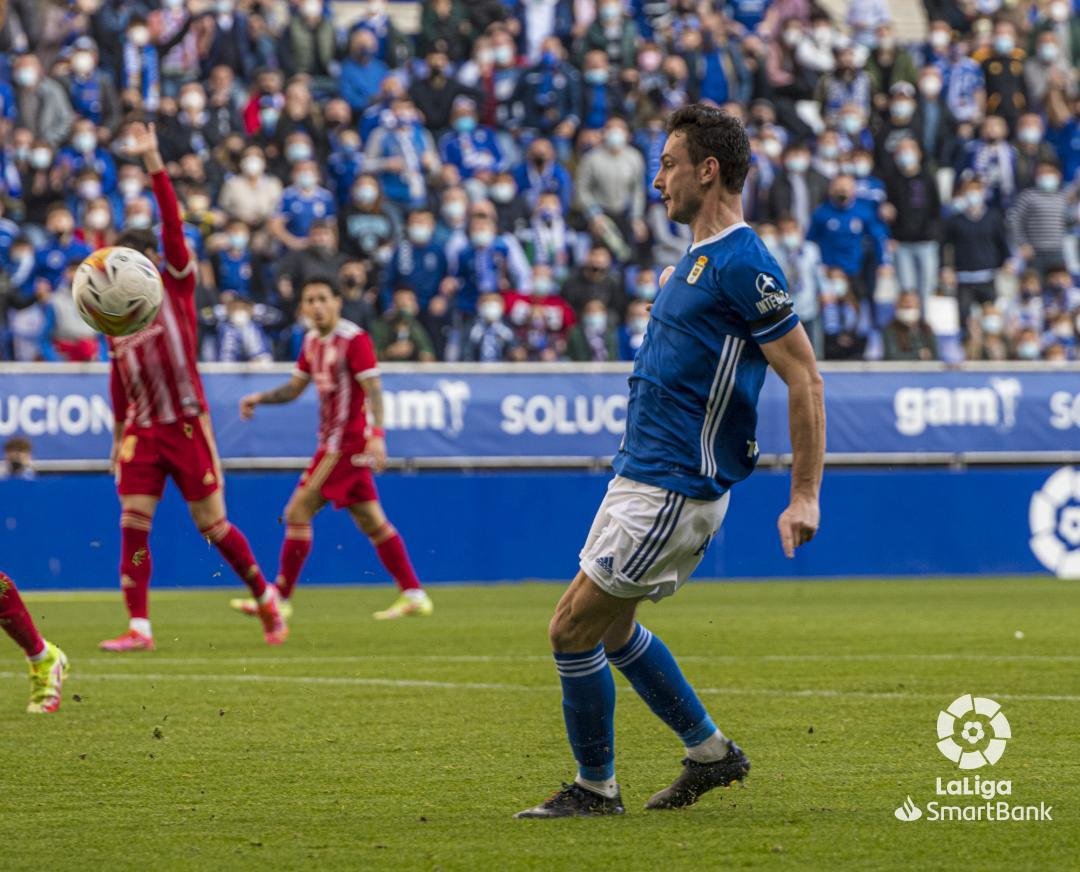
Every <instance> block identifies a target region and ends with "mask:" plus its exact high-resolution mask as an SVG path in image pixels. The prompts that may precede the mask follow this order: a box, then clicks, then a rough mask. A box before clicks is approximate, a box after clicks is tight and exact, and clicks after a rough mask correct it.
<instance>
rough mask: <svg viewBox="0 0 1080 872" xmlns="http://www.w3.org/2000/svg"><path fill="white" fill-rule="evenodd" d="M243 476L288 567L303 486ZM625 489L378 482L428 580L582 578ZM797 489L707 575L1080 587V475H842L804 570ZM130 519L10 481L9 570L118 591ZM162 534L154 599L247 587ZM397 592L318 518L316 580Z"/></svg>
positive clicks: (212, 555) (66, 480) (709, 558)
mask: <svg viewBox="0 0 1080 872" xmlns="http://www.w3.org/2000/svg"><path fill="white" fill-rule="evenodd" d="M227 479H228V481H227V486H226V495H227V497H228V501H229V517H230V519H231V520H232V521H233V523H235V524H236V525H237V526H238V527H240V528H241V529H242V530H243V531H244V533H245V534H246V535H247V536H248V538H249V540H250V541H251V545H252V548H253V549H254V552H255V555H256V557H258V559H259V560H260V561H261V562H262V566H263V568H264V570H266V571H267V572H268V573H273V572H274V571H275V569H276V566H277V555H278V550H279V547H280V544H281V537H282V534H283V528H282V526H281V524H280V521H279V518H280V515H281V509H282V507H283V506H284V504H285V502H286V500H287V499H288V497H289V493H290V491H291V490H292V488H293V487H294V485H295V483H296V479H297V476H296V474H295V473H289V472H258V473H255V472H245V473H232V474H230V475H228V476H227ZM608 480H609V475H608V474H607V473H602V472H586V471H558V472H550V471H549V472H506V471H501V472H474V473H463V472H436V471H426V472H420V473H389V474H386V475H383V476H381V477H380V478H379V489H380V493H381V496H382V499H383V504H384V506H385V508H386V512H387V515H388V517H389V518H390V519H391V521H392V522H393V523H394V525H395V526H396V527H397V528H398V529H399V530H401V532H402V535H403V536H404V537H405V540H406V542H407V543H408V546H409V551H410V555H411V556H412V559H413V562H414V563H415V565H416V568H417V572H418V573H419V574H420V576H421V578H422V579H423V580H424V581H432V582H438V581H502V580H522V579H561V580H567V579H569V578H571V577H573V575H574V574H575V572H576V571H577V555H578V552H579V550H580V548H581V546H582V544H583V542H584V539H585V536H586V534H587V533H588V530H589V525H590V523H591V521H592V518H593V514H594V513H595V511H596V507H597V506H598V505H599V503H600V500H601V499H602V498H603V494H604V489H605V487H606V486H607V482H608ZM789 487H790V476H789V475H788V474H787V473H786V472H784V471H775V470H759V471H758V472H756V473H755V474H754V475H752V476H750V478H748V479H747V480H746V481H745V482H742V483H740V484H739V485H737V486H736V487H735V489H734V490H733V491H732V499H731V508H730V510H729V511H728V514H727V518H726V519H725V521H724V525H723V527H721V530H720V533H719V534H718V535H717V536H716V538H715V539H714V541H713V543H712V545H711V547H710V548H709V551H708V552H707V553H706V555H705V558H704V560H703V562H702V565H701V567H700V569H699V570H698V572H697V573H696V577H698V578H775V577H780V578H785V577H788V578H790V577H800V578H816V577H839V578H850V577H853V576H885V575H891V576H894V575H917V576H931V577H933V576H937V575H940V576H951V575H960V574H963V575H975V574H987V575H1004V574H1025V573H1039V574H1043V575H1045V574H1048V573H1056V574H1059V575H1064V576H1073V577H1076V576H1080V472H1078V471H1075V470H1073V469H1072V468H1070V467H1062V468H1057V467H1027V468H1016V467H1013V468H972V469H968V470H965V471H962V472H961V471H956V470H951V469H944V468H933V469H903V470H885V469H832V470H828V471H826V473H825V481H824V486H823V488H822V498H821V509H822V525H821V531H820V533H819V534H818V536H817V538H816V539H815V540H814V541H813V542H811V543H809V544H808V545H806V546H804V547H803V548H800V549H799V551H798V552H797V554H796V556H795V559H794V560H787V559H786V558H785V557H784V555H783V553H782V552H781V550H780V542H779V539H778V537H777V533H776V518H777V516H778V515H779V514H780V512H781V511H782V510H783V508H784V506H785V504H786V502H787V498H788V490H789ZM988 495H992V499H989V498H988ZM118 519H119V506H118V503H117V500H116V494H115V491H114V489H113V484H112V480H111V478H110V477H109V476H107V475H105V474H97V475H56V476H42V477H41V478H39V479H38V480H37V481H31V482H22V481H9V482H0V554H3V564H2V567H3V569H4V571H6V572H8V573H10V574H11V575H12V577H13V578H15V579H16V580H17V582H18V583H19V585H20V586H23V587H25V588H27V589H31V590H32V589H46V588H50V589H56V588H61V589H65V588H71V589H79V588H104V589H116V588H117V586H118V582H117V578H116V572H117V569H116V567H117V559H118V554H119V538H120V531H119V523H118ZM150 541H151V548H152V549H153V555H154V582H153V583H154V587H155V589H157V588H160V587H164V586H169V587H172V586H177V587H202V586H223V585H225V586H227V585H233V584H235V585H236V587H237V589H239V581H237V580H236V579H235V577H234V576H233V574H232V572H231V571H230V569H229V568H228V566H227V565H225V564H224V562H223V561H222V559H221V557H220V556H219V555H218V553H217V551H216V550H215V549H214V548H213V547H212V546H209V545H208V544H207V543H206V542H205V541H203V540H202V539H201V538H200V537H199V534H198V532H197V531H196V529H195V527H194V525H193V524H192V523H191V519H190V517H189V516H188V514H187V509H186V506H185V505H184V503H183V501H182V500H181V499H180V497H179V494H177V493H176V492H175V490H174V489H173V488H172V486H170V488H169V491H168V492H167V494H166V498H165V500H164V501H163V503H162V504H161V507H160V509H159V511H158V514H157V518H156V519H155V522H154V531H153V533H152V535H151V540H150ZM388 582H389V579H388V578H387V576H386V573H385V571H384V570H383V569H382V567H381V566H380V565H379V563H378V560H377V559H376V556H375V553H374V551H373V549H372V548H371V546H370V544H369V543H368V541H367V539H366V538H365V537H363V536H362V535H361V534H360V533H359V532H358V531H357V530H356V527H355V526H354V525H353V523H352V521H351V519H350V517H349V515H348V513H346V512H332V511H329V510H328V511H324V512H322V513H321V514H320V515H319V516H318V517H317V518H316V519H315V524H314V550H313V552H312V555H311V558H310V560H309V561H308V563H307V565H306V566H305V569H304V573H303V575H302V577H301V583H302V584H315V583H318V584H369V583H370V584H386V583H388ZM553 596H554V595H553ZM552 602H554V599H553V600H552ZM120 608H121V606H120V597H119V591H117V609H118V613H119V610H120Z"/></svg>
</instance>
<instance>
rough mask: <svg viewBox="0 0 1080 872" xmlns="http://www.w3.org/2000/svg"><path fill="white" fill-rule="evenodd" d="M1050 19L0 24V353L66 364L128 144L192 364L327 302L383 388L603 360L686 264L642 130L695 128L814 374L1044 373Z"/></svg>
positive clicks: (619, 3) (1055, 347) (249, 9)
mask: <svg viewBox="0 0 1080 872" xmlns="http://www.w3.org/2000/svg"><path fill="white" fill-rule="evenodd" d="M1075 3H1076V0H1048V2H1038V3H1031V2H1024V0H1020V2H1016V0H1012V2H1002V0H963V2H950V0H925V5H926V14H927V19H928V22H929V24H928V29H927V31H926V34H925V38H920V39H919V40H917V41H915V42H904V41H901V40H899V39H898V38H897V36H896V35H895V34H894V29H893V24H892V22H891V20H890V11H889V7H888V3H887V2H886V0H851V2H850V5H849V6H848V9H847V14H846V18H844V20H837V19H835V18H832V17H830V15H829V14H827V13H826V12H825V11H824V10H823V9H821V8H819V7H817V6H815V5H813V3H812V2H811V0H715V2H709V0H705V2H701V0H671V2H654V0H625V2H624V0H598V2H593V0H469V2H461V0H428V2H425V3H423V4H422V10H421V14H420V29H419V32H418V33H417V34H412V35H405V34H402V33H401V32H399V31H398V30H397V29H396V28H395V26H394V25H393V23H392V22H391V19H390V17H389V15H388V5H387V4H386V3H385V2H380V0H373V2H369V3H368V4H367V5H366V6H365V7H357V6H356V4H350V5H349V8H350V9H351V8H361V9H362V10H363V11H361V12H358V13H353V16H354V18H353V20H347V19H346V18H345V16H344V14H343V10H342V11H339V12H338V13H337V14H335V9H334V5H335V4H334V3H333V2H329V0H328V2H324V0H301V2H285V0H276V2H271V0H214V2H208V0H70V2H69V0H6V2H0V16H2V21H0V145H2V148H0V314H2V319H0V320H2V331H3V332H2V333H0V358H3V359H16V360H71V361H81V360H90V359H96V358H98V357H99V356H100V354H101V350H100V344H99V342H98V341H97V339H96V337H95V336H94V335H93V334H92V333H91V332H90V331H89V329H88V328H87V327H86V326H85V325H84V324H83V323H82V321H81V320H80V318H79V317H78V314H77V313H76V311H75V309H74V306H73V304H72V300H71V294H70V287H69V283H70V276H71V272H72V267H73V265H74V264H77V263H78V262H79V261H80V260H81V259H82V258H83V257H84V256H85V255H86V254H87V253H88V252H89V251H90V250H91V249H93V248H96V247H99V246H102V245H108V244H110V242H111V241H112V240H113V239H114V238H115V237H116V234H117V232H118V231H119V230H121V229H123V228H129V227H136V228H143V227H152V226H154V224H155V222H156V220H157V216H156V214H155V211H156V206H155V203H154V200H153V197H152V195H151V193H150V189H149V186H148V180H147V177H146V175H145V173H144V171H143V169H142V167H141V166H140V165H139V164H138V163H137V162H133V161H129V160H126V159H125V158H124V156H123V155H124V151H123V145H124V142H125V135H126V125H128V124H129V123H130V122H131V121H132V120H139V119H151V120H156V123H157V125H158V130H159V134H160V138H161V141H162V147H163V152H164V157H165V159H166V161H167V163H168V168H169V172H170V173H171V175H172V177H173V179H174V182H175V183H176V186H177V189H178V192H179V195H180V198H181V202H182V204H183V207H184V210H185V218H186V221H187V233H188V238H189V240H190V244H191V248H192V250H193V251H194V252H195V254H196V255H197V257H198V262H199V267H200V270H199V291H198V294H199V298H198V308H199V311H200V313H201V354H202V356H203V359H205V360H208V361H211V360H213V361H255V362H259V361H269V360H274V359H291V358H294V357H295V355H296V351H297V348H298V347H299V343H300V341H301V338H302V336H303V333H304V331H305V327H304V323H303V318H302V316H300V315H299V313H298V312H297V311H296V310H297V297H298V291H299V289H300V287H301V286H302V285H303V283H304V282H305V281H306V280H307V279H309V278H311V277H313V276H331V277H333V278H334V279H335V280H336V281H337V282H338V283H339V286H340V288H341V289H342V293H343V296H344V315H345V317H347V318H349V319H351V320H353V321H355V322H357V323H359V324H360V325H362V326H364V327H365V328H366V329H368V330H369V331H370V332H371V333H372V335H373V337H374V339H375V342H376V344H377V347H378V350H379V353H380V355H381V357H382V358H383V359H384V360H389V361H432V360H449V361H481V362H489V361H553V360H573V361H611V360H629V359H632V358H633V356H634V354H635V351H636V349H637V347H638V346H639V345H640V343H641V340H642V335H643V333H644V331H645V328H646V325H647V323H648V320H649V301H651V300H652V299H653V298H654V297H655V296H656V294H657V290H658V274H659V272H660V271H661V270H662V269H663V267H664V266H665V265H667V264H672V263H674V262H675V261H676V260H677V259H678V258H680V257H681V256H682V255H683V253H684V252H685V250H686V247H687V245H688V243H689V241H690V235H689V230H688V228H687V227H685V226H682V225H678V224H675V223H673V222H671V221H669V220H668V218H667V215H666V213H665V207H664V205H663V204H662V203H661V202H660V199H659V196H658V194H657V192H656V191H654V190H653V189H652V187H651V180H652V177H653V175H654V174H655V172H656V170H657V167H658V163H659V158H660V153H661V150H662V149H663V146H664V142H665V136H666V134H665V116H666V115H667V114H668V113H670V112H671V111H672V110H673V109H676V108H677V107H679V106H681V105H683V104H684V103H686V102H688V101H707V102H710V103H714V104H717V105H720V106H723V107H724V108H725V109H726V110H727V111H729V112H731V113H733V114H736V115H738V116H740V117H741V118H742V119H743V120H744V121H745V123H746V125H747V128H748V131H749V134H750V137H751V143H752V148H753V163H752V167H751V170H750V175H749V178H748V179H747V184H746V189H745V196H744V209H745V214H746V218H747V220H748V221H749V222H751V223H752V224H753V225H754V226H755V228H756V229H757V230H758V232H759V233H760V234H761V236H762V237H763V239H764V240H765V241H766V243H767V244H768V245H769V247H770V248H771V250H772V251H773V252H774V254H775V255H776V257H777V259H778V261H779V263H780V265H781V267H782V269H783V270H784V273H785V275H786V277H787V280H788V283H789V285H790V288H791V292H792V296H793V299H794V305H795V308H796V311H797V312H798V313H799V315H800V317H801V318H802V319H803V321H804V323H805V324H806V325H807V328H808V330H809V332H810V335H811V337H812V338H813V341H814V344H815V347H816V348H817V350H818V352H819V355H820V356H821V357H822V358H824V359H829V360H852V359H864V358H866V359H882V358H883V359H887V360H932V359H945V360H949V361H954V360H959V359H962V358H967V359H972V360H1006V359H1022V360H1036V359H1042V360H1047V361H1056V360H1066V359H1075V358H1076V357H1077V355H1078V335H1080V289H1078V288H1077V274H1078V273H1080V259H1078V255H1077V249H1078V246H1077V233H1078V226H1080V220H1078V212H1077V199H1078V198H1077V187H1078V179H1077V175H1078V173H1077V170H1078V167H1080V121H1078V117H1080V93H1078V76H1077V65H1078V63H1080V18H1078V17H1077V15H1076V6H1075Z"/></svg>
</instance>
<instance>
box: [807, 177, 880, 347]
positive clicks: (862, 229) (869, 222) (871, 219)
mask: <svg viewBox="0 0 1080 872" xmlns="http://www.w3.org/2000/svg"><path fill="white" fill-rule="evenodd" d="M806 238H807V239H809V240H810V241H811V242H814V243H816V244H817V246H818V248H820V249H821V261H822V263H823V264H825V266H828V267H837V268H839V269H840V270H842V271H843V273H844V274H845V276H847V279H848V282H849V283H850V284H852V287H853V288H857V289H858V291H857V294H858V296H859V297H866V296H867V294H866V292H865V289H864V288H863V287H862V274H863V267H864V265H865V262H866V256H867V249H868V248H870V249H872V251H873V254H874V257H875V259H876V262H877V263H878V264H882V265H887V264H890V263H891V256H890V255H889V253H888V242H889V232H888V230H887V229H886V227H885V225H884V224H882V222H881V221H880V220H879V219H878V216H877V210H876V209H875V208H874V207H873V206H872V205H871V204H869V203H866V202H861V201H858V200H856V199H855V180H854V179H853V178H852V177H851V176H837V177H836V178H835V179H833V181H832V183H831V185H830V186H829V200H828V201H826V202H825V203H823V204H822V205H821V206H819V207H818V208H817V209H816V210H815V211H814V215H813V218H812V219H811V222H810V230H809V232H808V233H807V234H806ZM836 296H840V295H836ZM860 353H861V352H860Z"/></svg>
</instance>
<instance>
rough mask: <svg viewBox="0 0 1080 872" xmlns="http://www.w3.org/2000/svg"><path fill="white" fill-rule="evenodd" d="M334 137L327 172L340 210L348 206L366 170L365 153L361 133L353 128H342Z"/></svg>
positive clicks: (327, 162)
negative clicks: (362, 147)
mask: <svg viewBox="0 0 1080 872" xmlns="http://www.w3.org/2000/svg"><path fill="white" fill-rule="evenodd" d="M333 139H334V145H333V150H332V151H331V153H330V157H329V158H328V159H327V161H326V173H327V177H328V179H329V180H330V188H331V190H332V191H333V192H334V197H335V199H336V200H337V204H338V209H339V210H340V209H345V208H348V205H349V199H350V197H351V192H352V186H353V184H354V183H355V182H356V180H357V179H358V178H359V177H360V174H361V173H362V172H363V171H364V153H363V151H362V150H361V148H360V134H358V133H357V132H356V131H355V130H352V129H351V128H346V129H344V130H342V131H341V132H340V133H338V134H336V135H335V136H334V137H333Z"/></svg>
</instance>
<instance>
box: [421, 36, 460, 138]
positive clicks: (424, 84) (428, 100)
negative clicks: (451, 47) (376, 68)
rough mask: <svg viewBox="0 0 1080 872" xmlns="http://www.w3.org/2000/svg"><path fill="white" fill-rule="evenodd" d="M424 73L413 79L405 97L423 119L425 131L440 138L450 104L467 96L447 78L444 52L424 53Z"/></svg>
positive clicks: (448, 73)
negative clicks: (407, 95)
mask: <svg viewBox="0 0 1080 872" xmlns="http://www.w3.org/2000/svg"><path fill="white" fill-rule="evenodd" d="M424 66H425V67H426V68H427V69H426V74H424V75H420V76H417V77H416V78H414V79H413V83H412V84H411V85H410V86H409V96H410V97H411V98H412V101H413V103H414V104H415V105H416V108H417V109H418V110H419V111H420V113H421V114H422V115H423V116H424V121H425V123H426V124H427V127H428V129H429V130H433V131H435V133H436V134H437V135H441V134H442V133H444V132H445V131H446V130H447V129H448V128H449V127H450V116H451V112H452V109H453V106H454V102H455V101H456V100H457V99H458V98H459V97H468V96H469V91H468V89H467V88H465V87H464V86H463V85H462V84H461V83H460V82H458V81H457V80H456V79H454V78H452V77H451V76H450V58H449V56H448V54H447V50H446V49H441V50H432V51H429V52H427V54H426V56H425V59H424Z"/></svg>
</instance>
